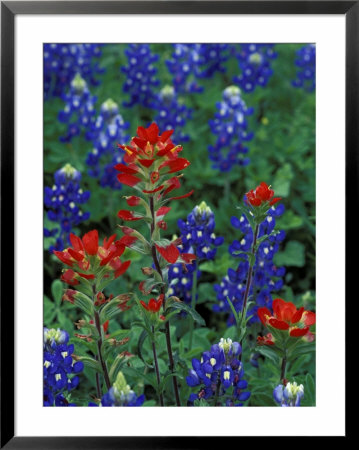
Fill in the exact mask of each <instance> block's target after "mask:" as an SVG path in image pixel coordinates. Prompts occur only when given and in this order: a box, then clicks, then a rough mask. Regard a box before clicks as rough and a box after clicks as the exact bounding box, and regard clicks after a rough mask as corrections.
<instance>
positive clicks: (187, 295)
mask: <svg viewBox="0 0 359 450" xmlns="http://www.w3.org/2000/svg"><path fill="white" fill-rule="evenodd" d="M195 270H197V265H196V264H195V263H194V262H193V263H192V264H185V265H183V264H171V265H170V267H169V269H168V281H169V287H168V290H167V297H171V296H175V297H178V298H179V299H181V300H182V301H183V302H186V303H188V304H191V301H192V286H193V275H194V271H195ZM200 277H201V271H200V270H197V279H199V278H200ZM183 315H185V314H183Z"/></svg>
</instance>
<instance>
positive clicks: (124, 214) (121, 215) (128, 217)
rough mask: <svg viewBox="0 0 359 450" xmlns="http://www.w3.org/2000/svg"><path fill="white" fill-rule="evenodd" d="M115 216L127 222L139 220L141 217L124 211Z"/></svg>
mask: <svg viewBox="0 0 359 450" xmlns="http://www.w3.org/2000/svg"><path fill="white" fill-rule="evenodd" d="M117 216H118V217H119V218H120V219H122V220H129V221H134V220H141V219H142V216H141V217H136V216H134V215H133V212H132V211H127V210H126V209H121V210H120V211H119V212H118V213H117Z"/></svg>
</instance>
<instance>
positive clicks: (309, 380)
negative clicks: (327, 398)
mask: <svg viewBox="0 0 359 450" xmlns="http://www.w3.org/2000/svg"><path fill="white" fill-rule="evenodd" d="M304 395H305V396H307V399H308V400H310V402H311V403H312V404H315V383H314V380H313V377H312V376H311V374H310V373H308V374H307V376H306V377H305V386H304Z"/></svg>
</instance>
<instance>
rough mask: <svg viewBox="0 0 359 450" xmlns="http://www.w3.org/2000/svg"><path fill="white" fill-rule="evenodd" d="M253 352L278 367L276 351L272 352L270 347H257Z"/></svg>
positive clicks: (278, 360)
mask: <svg viewBox="0 0 359 450" xmlns="http://www.w3.org/2000/svg"><path fill="white" fill-rule="evenodd" d="M255 350H256V351H257V352H259V353H261V354H262V355H263V356H265V357H266V358H269V359H270V360H272V361H273V362H274V363H275V364H276V365H279V363H280V357H279V355H278V354H277V352H276V350H274V349H273V348H272V347H269V346H257V347H256V348H255Z"/></svg>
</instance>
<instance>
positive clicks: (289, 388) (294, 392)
mask: <svg viewBox="0 0 359 450" xmlns="http://www.w3.org/2000/svg"><path fill="white" fill-rule="evenodd" d="M303 397H304V387H303V385H302V384H300V385H299V386H298V384H297V383H296V382H295V381H294V382H293V383H290V382H289V381H288V382H287V383H286V384H285V385H283V384H279V385H278V386H277V387H276V388H275V389H274V390H273V398H274V400H275V401H276V402H277V403H278V404H279V405H281V406H300V401H301V399H302V398H303Z"/></svg>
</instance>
